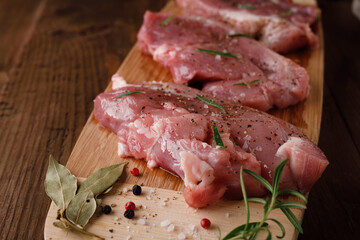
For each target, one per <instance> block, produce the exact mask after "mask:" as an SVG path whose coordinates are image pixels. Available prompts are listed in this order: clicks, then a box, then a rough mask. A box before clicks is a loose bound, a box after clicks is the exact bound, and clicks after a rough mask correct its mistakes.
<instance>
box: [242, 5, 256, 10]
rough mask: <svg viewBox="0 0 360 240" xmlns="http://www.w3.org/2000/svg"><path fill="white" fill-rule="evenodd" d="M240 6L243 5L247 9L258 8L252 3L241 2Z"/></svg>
mask: <svg viewBox="0 0 360 240" xmlns="http://www.w3.org/2000/svg"><path fill="white" fill-rule="evenodd" d="M240 6H241V7H243V8H246V9H250V10H254V9H256V7H254V6H253V5H251V4H241V5H240Z"/></svg>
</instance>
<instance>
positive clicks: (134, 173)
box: [130, 168, 139, 176]
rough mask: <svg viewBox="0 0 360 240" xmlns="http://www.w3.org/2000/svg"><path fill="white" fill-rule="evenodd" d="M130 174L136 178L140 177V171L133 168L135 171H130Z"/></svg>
mask: <svg viewBox="0 0 360 240" xmlns="http://www.w3.org/2000/svg"><path fill="white" fill-rule="evenodd" d="M130 173H131V174H132V175H134V176H138V175H139V169H137V168H133V169H132V170H131V171H130Z"/></svg>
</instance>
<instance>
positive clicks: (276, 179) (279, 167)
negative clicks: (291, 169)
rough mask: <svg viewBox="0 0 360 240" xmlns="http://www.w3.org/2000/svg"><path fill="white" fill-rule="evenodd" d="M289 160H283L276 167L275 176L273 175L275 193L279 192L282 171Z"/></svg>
mask: <svg viewBox="0 0 360 240" xmlns="http://www.w3.org/2000/svg"><path fill="white" fill-rule="evenodd" d="M288 161H289V159H288V158H287V159H285V160H284V161H282V162H281V163H280V164H279V165H277V167H276V168H275V171H274V176H273V191H272V192H273V193H274V194H277V192H278V188H279V184H280V179H281V174H282V171H283V169H284V167H285V164H286V163H287V162H288Z"/></svg>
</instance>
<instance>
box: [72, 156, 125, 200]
mask: <svg viewBox="0 0 360 240" xmlns="http://www.w3.org/2000/svg"><path fill="white" fill-rule="evenodd" d="M126 164H127V162H123V163H120V164H115V165H111V166H108V167H105V168H100V169H99V170H97V171H96V172H94V173H93V174H91V175H90V176H89V177H88V178H87V179H86V180H85V181H84V182H83V183H81V184H80V186H79V189H78V193H81V192H85V191H89V190H90V191H92V192H93V193H94V195H95V196H98V195H100V194H101V193H103V192H105V191H106V190H107V189H108V188H110V187H111V186H112V185H113V184H114V183H115V182H116V180H118V178H119V177H120V176H121V174H122V173H123V170H124V167H125V166H126Z"/></svg>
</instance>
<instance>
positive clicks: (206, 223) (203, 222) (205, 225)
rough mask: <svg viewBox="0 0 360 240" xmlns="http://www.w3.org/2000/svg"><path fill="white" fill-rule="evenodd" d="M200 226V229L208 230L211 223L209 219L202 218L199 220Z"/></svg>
mask: <svg viewBox="0 0 360 240" xmlns="http://www.w3.org/2000/svg"><path fill="white" fill-rule="evenodd" d="M200 225H201V227H203V228H205V229H208V228H209V227H210V225H211V222H210V220H209V219H207V218H203V219H201V221H200Z"/></svg>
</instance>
